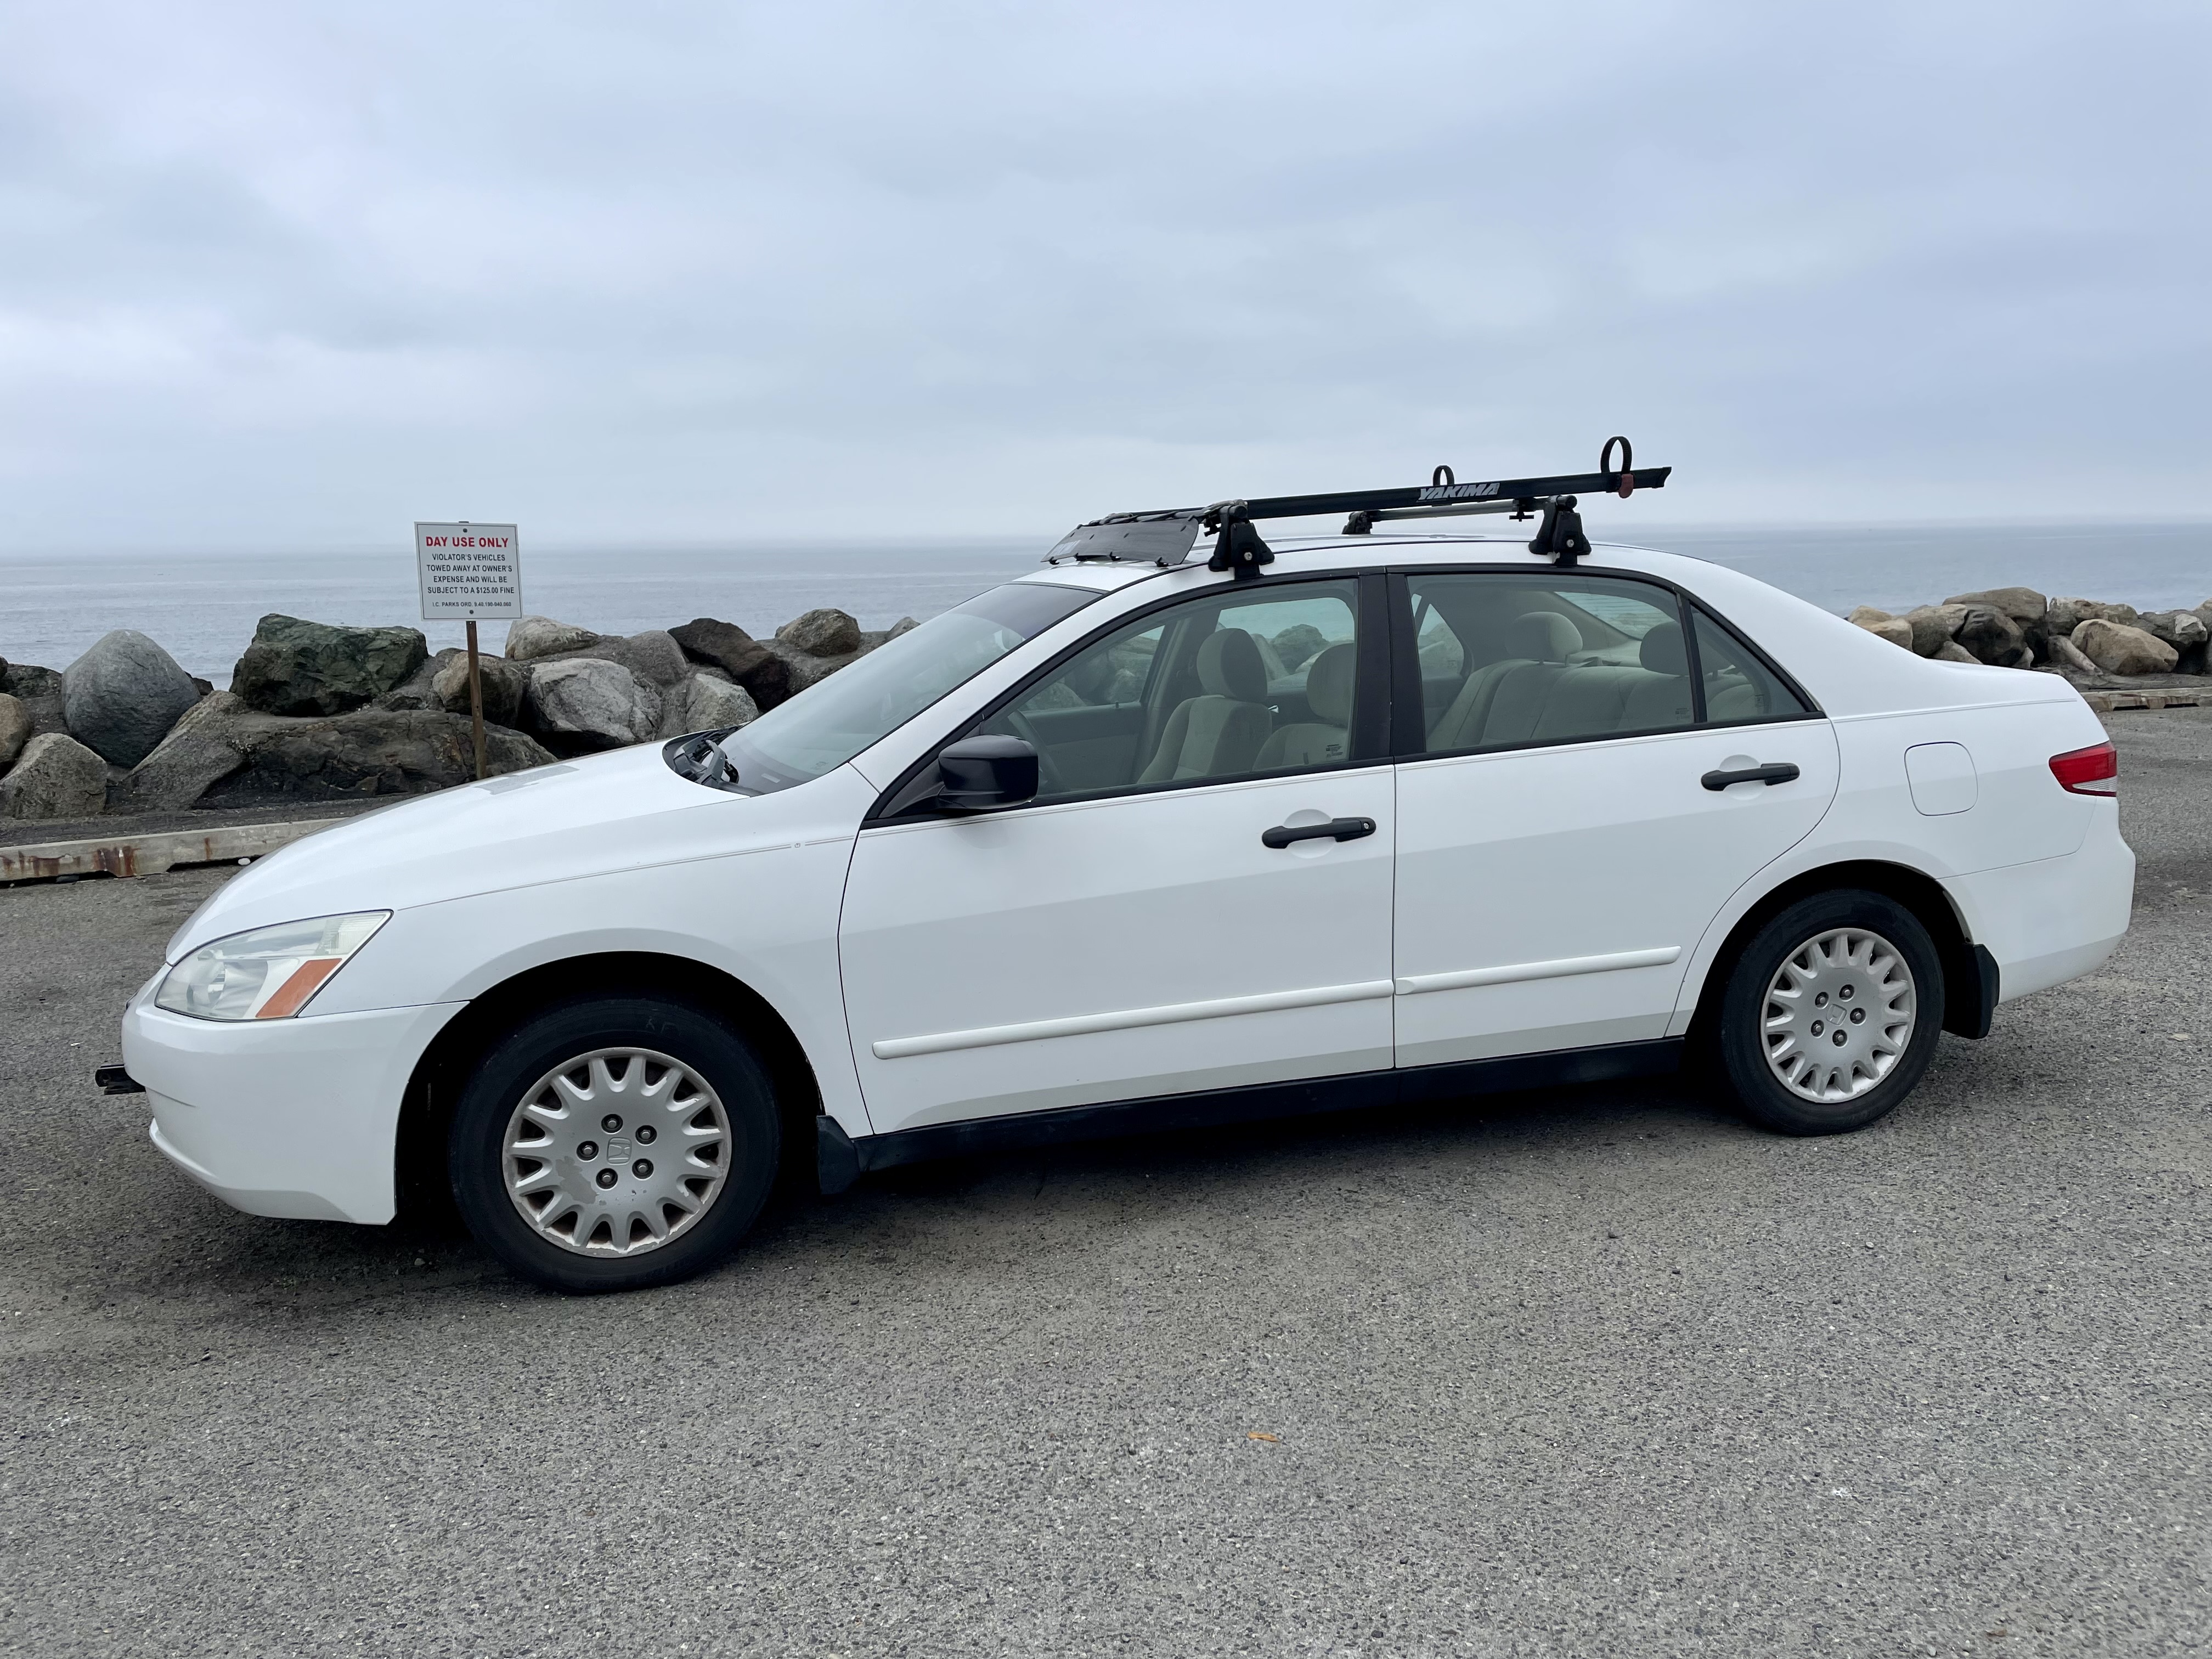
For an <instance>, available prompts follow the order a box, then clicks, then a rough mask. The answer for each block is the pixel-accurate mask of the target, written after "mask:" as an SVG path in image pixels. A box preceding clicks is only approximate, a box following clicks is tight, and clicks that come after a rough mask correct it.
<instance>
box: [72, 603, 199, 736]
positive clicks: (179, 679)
mask: <svg viewBox="0 0 2212 1659" xmlns="http://www.w3.org/2000/svg"><path fill="white" fill-rule="evenodd" d="M199 700H200V694H199V688H198V687H197V686H196V685H194V684H192V677H191V675H190V674H187V673H186V672H185V671H184V669H183V668H182V667H181V666H180V665H179V664H178V662H177V659H175V658H174V657H172V656H171V655H170V654H169V653H167V652H166V651H164V650H163V649H161V647H160V646H158V645H156V644H155V642H154V641H152V640H150V639H149V638H148V637H147V636H146V635H143V634H141V633H139V632H138V631H137V629H130V628H118V629H114V630H113V631H112V632H111V633H107V634H103V635H100V638H99V639H98V640H97V641H94V644H93V646H92V648H91V649H90V650H88V651H87V652H86V653H84V654H83V655H82V656H81V657H79V658H78V659H76V661H75V662H73V663H71V664H70V665H69V666H68V667H67V668H65V669H64V670H63V671H62V714H63V718H64V719H65V720H68V722H69V729H70V735H71V736H73V737H74V738H76V740H77V741H78V742H79V743H81V744H84V745H85V747H86V748H88V749H90V750H94V752H95V753H97V754H98V755H99V756H100V757H101V758H102V759H103V760H106V761H111V762H112V763H114V764H116V765H118V766H136V765H137V764H138V763H139V762H140V761H142V760H144V759H145V758H146V757H147V756H149V755H150V754H152V753H153V752H154V746H155V744H158V743H160V742H161V739H162V738H164V737H166V736H167V734H168V731H169V728H170V727H171V726H174V725H175V724H176V723H177V720H178V719H179V716H181V715H182V714H184V712H185V710H186V709H187V708H191V706H192V705H193V704H194V703H196V702H198V701H199Z"/></svg>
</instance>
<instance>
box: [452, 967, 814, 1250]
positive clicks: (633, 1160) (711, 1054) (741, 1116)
mask: <svg viewBox="0 0 2212 1659" xmlns="http://www.w3.org/2000/svg"><path fill="white" fill-rule="evenodd" d="M779 1139H780V1126H779V1122H778V1119H777V1114H776V1110H775V1096H774V1092H773V1091H772V1089H771V1087H770V1085H769V1079H768V1074H767V1072H766V1070H765V1069H764V1068H763V1066H761V1064H760V1062H759V1061H758V1060H757V1059H756V1058H755V1057H754V1055H753V1053H752V1051H751V1049H750V1047H749V1046H748V1045H747V1044H746V1043H745V1042H744V1039H743V1038H742V1037H741V1036H738V1034H737V1033H736V1032H734V1031H732V1030H730V1029H729V1028H728V1027H727V1026H726V1025H724V1024H722V1023H721V1022H720V1021H719V1020H717V1019H715V1018H713V1017H712V1016H711V1015H709V1014H708V1013H706V1012H702V1011H701V1010H699V1009H696V1008H693V1007H690V1006H685V1005H684V1004H681V1003H675V1002H665V1001H660V1000H653V999H649V998H644V997H599V998H590V999H580V1000H574V1001H569V1002H565V1003H562V1004H560V1005H557V1006H554V1007H551V1008H549V1009H546V1010H545V1011H544V1012H541V1013H538V1014H537V1015H535V1016H534V1017H532V1018H529V1019H526V1020H525V1021H524V1022H523V1023H522V1024H520V1025H519V1026H518V1027H516V1028H515V1030H513V1031H511V1032H510V1033H509V1034H508V1035H507V1036H506V1037H505V1038H504V1039H503V1040H501V1042H498V1043H497V1044H495V1046H494V1047H493V1048H492V1049H491V1051H490V1052H489V1054H486V1055H485V1056H484V1058H483V1061H482V1062H481V1063H480V1064H479V1065H478V1066H477V1069H476V1072H475V1073H474V1075H472V1076H471V1078H470V1079H469V1082H468V1085H467V1086H466V1087H465V1089H464V1091H462V1094H461V1098H460V1100H459V1103H458V1104H457V1106H456V1108H455V1110H454V1114H453V1133H452V1137H451V1139H450V1140H449V1142H448V1147H447V1167H448V1170H449V1173H450V1175H451V1176H452V1180H453V1197H454V1200H455V1201H456V1202H457V1203H459V1206H460V1209H461V1214H462V1215H463V1217H464V1218H465V1219H466V1220H467V1222H468V1225H469V1231H471V1232H472V1233H474V1234H475V1235H476V1237H477V1240H478V1242H479V1243H482V1244H483V1246H484V1247H485V1248H486V1249H489V1250H490V1251H491V1252H492V1254H493V1255H496V1256H498V1257H499V1258H500V1260H501V1261H504V1262H505V1263H506V1264H507V1266H508V1267H512V1268H513V1269H514V1270H515V1271H516V1272H517V1273H521V1274H523V1275H524V1276H526V1277H527V1278H530V1279H536V1280H537V1281H538V1283H539V1284H541V1285H550V1286H551V1287H553V1288H554V1289H556V1290H562V1291H622V1290H636V1289H640V1288H642V1287H644V1286H646V1285H665V1284H668V1283H671V1281H673V1280H676V1279H686V1278H689V1277H690V1275H692V1274H694V1273H699V1272H702V1271H703V1270H704V1269H706V1268H708V1267H712V1266H714V1264H715V1263H716V1262H718V1261H721V1260H722V1259H723V1258H724V1257H725V1256H726V1255H728V1254H729V1252H730V1251H731V1250H732V1249H733V1248H734V1247H735V1246H736V1244H737V1242H738V1239H739V1238H740V1237H743V1236H744V1231H745V1230H746V1228H748V1227H750V1225H752V1223H753V1220H754V1218H755V1217H757V1215H758V1214H759V1213H760V1209H761V1206H762V1204H763V1202H764V1201H765V1200H767V1197H768V1194H769V1188H770V1187H771V1186H772V1185H773V1184H774V1182H775V1171H776V1163H777V1156H778V1151H779Z"/></svg>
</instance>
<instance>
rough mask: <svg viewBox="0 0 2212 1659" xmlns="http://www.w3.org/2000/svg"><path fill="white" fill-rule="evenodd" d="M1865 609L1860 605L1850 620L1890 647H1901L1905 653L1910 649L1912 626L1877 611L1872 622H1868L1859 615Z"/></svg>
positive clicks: (1900, 618)
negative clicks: (1887, 642) (1889, 644)
mask: <svg viewBox="0 0 2212 1659" xmlns="http://www.w3.org/2000/svg"><path fill="white" fill-rule="evenodd" d="M1866 608H1867V607H1866V606H1864V605H1862V606H1860V607H1859V611H1853V612H1852V613H1851V620H1852V621H1853V622H1855V623H1857V624H1858V625H1859V626H1860V627H1861V628H1863V629H1866V631H1867V632H1868V633H1869V634H1873V635H1877V636H1879V637H1880V638H1882V639H1885V640H1887V641H1889V642H1890V643H1891V644H1892V645H1894V646H1899V647H1902V648H1904V649H1905V650H1907V651H1910V650H1911V649H1912V624H1911V623H1909V622H1907V621H1905V618H1904V617H1886V616H1883V615H1882V614H1881V612H1879V611H1876V612H1875V619H1874V620H1872V621H1868V620H1866V619H1865V618H1863V617H1862V616H1861V615H1860V611H1864V610H1865V609H1866Z"/></svg>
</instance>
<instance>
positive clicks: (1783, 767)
mask: <svg viewBox="0 0 2212 1659" xmlns="http://www.w3.org/2000/svg"><path fill="white" fill-rule="evenodd" d="M1796 776H1797V769H1796V767H1795V766H1792V765H1791V764H1790V763H1789V762H1788V761H1776V762H1774V763H1771V765H1766V766H1747V767H1745V768H1744V769H1742V770H1741V771H1740V772H1708V773H1706V774H1705V776H1703V777H1702V778H1699V780H1698V781H1699V783H1702V784H1704V785H1705V787H1706V788H1708V789H1711V790H1713V791H1715V792H1716V793H1717V792H1719V791H1720V790H1723V789H1725V788H1727V787H1729V785H1730V784H1732V783H1766V784H1775V783H1790V782H1792V781H1795V780H1796Z"/></svg>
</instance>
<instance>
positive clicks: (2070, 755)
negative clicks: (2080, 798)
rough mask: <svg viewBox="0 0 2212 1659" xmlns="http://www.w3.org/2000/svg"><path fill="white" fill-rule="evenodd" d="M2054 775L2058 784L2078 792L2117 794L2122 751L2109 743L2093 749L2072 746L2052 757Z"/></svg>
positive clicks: (2072, 791) (2098, 745)
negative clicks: (2072, 747) (2120, 752)
mask: <svg viewBox="0 0 2212 1659" xmlns="http://www.w3.org/2000/svg"><path fill="white" fill-rule="evenodd" d="M2051 776H2052V777H2054V778H2056V779H2057V780H2058V787H2060V788H2061V789H2064V790H2067V791H2069V793H2073V794H2076V795H2117V794H2118V793H2120V754H2119V750H2117V749H2115V748H2113V747H2112V744H2109V743H2100V744H2096V745H2095V746H2094V747H2093V748H2089V749H2069V750H2067V751H2066V752H2065V753H2064V754H2063V755H2053V756H2052V757H2051Z"/></svg>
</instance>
